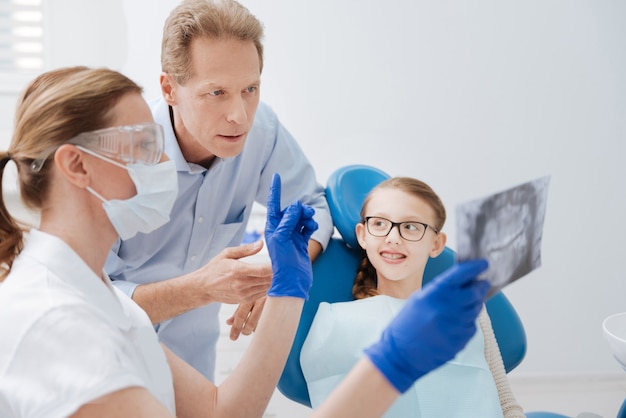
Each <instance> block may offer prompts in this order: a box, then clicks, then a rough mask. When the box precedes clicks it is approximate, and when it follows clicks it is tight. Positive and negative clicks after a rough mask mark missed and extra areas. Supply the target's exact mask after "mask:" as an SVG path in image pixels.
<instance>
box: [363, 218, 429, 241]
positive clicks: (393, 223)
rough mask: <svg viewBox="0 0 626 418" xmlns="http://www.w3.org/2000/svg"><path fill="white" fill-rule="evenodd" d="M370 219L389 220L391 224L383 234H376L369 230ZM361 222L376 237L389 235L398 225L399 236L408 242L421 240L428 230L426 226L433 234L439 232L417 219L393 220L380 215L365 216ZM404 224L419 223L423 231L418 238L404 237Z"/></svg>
mask: <svg viewBox="0 0 626 418" xmlns="http://www.w3.org/2000/svg"><path fill="white" fill-rule="evenodd" d="M370 219H383V220H385V221H387V222H389V223H390V224H391V226H390V227H389V230H388V231H387V232H386V233H385V234H383V235H376V234H375V233H373V232H372V231H370V225H369V220H370ZM363 223H364V224H365V227H366V228H367V232H369V233H370V235H372V236H374V237H378V238H382V237H386V236H387V235H389V233H390V232H391V230H392V229H393V228H394V227H396V226H397V227H398V233H399V234H400V238H402V239H403V240H406V241H410V242H418V241H421V240H422V239H423V238H424V235H426V230H428V228H430V229H432V230H433V231H435V234H438V233H439V231H437V229H436V228H433V227H432V226H430V225H428V224H426V223H424V222H418V221H405V222H393V221H392V220H390V219H387V218H383V217H382V216H366V217H365V220H364V221H363ZM405 224H420V225H422V226H423V227H424V233H423V234H422V236H421V237H419V238H418V239H409V238H406V237H405V236H404V235H402V225H405Z"/></svg>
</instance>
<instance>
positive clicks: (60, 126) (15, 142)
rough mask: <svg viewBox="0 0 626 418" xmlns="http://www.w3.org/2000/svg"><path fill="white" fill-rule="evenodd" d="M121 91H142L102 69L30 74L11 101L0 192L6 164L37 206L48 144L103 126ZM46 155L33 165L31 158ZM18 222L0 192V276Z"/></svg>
mask: <svg viewBox="0 0 626 418" xmlns="http://www.w3.org/2000/svg"><path fill="white" fill-rule="evenodd" d="M127 93H138V94H141V93H142V89H141V87H140V86H138V85H137V84H135V82H133V81H132V80H130V79H129V78H127V77H126V76H124V75H122V74H120V73H118V72H116V71H113V70H109V69H106V68H100V69H91V68H87V67H69V68H61V69H57V70H53V71H49V72H46V73H43V74H41V75H40V76H38V77H37V78H35V79H34V80H33V81H32V82H31V83H30V84H29V85H28V86H27V87H26V89H25V90H24V92H23V93H22V95H21V97H20V98H19V100H18V103H17V109H16V112H15V125H14V129H13V137H12V139H11V143H10V145H9V149H8V150H7V151H0V194H1V193H2V185H1V182H2V176H3V173H4V167H5V166H6V164H7V163H8V162H9V161H10V160H13V161H14V162H15V164H16V166H17V175H18V182H19V190H20V197H21V200H22V203H24V205H25V206H26V207H29V208H31V209H41V208H42V206H43V203H44V202H45V201H46V199H47V194H48V189H49V171H50V164H48V161H49V160H50V159H52V158H53V156H54V152H53V151H54V148H55V147H58V146H60V145H62V144H63V143H65V142H67V141H69V140H70V139H72V138H73V137H75V136H76V135H78V134H80V133H82V132H87V131H93V130H96V129H100V128H105V127H107V125H108V124H109V123H110V122H111V119H112V117H113V114H112V112H111V109H112V108H113V107H114V106H115V105H116V104H117V102H118V101H119V100H120V98H121V97H122V96H124V95H125V94H127ZM41 158H47V160H46V161H45V162H44V163H43V166H42V167H41V169H39V170H33V169H32V164H33V162H35V161H36V160H39V159H41ZM23 234H24V226H22V225H21V224H20V223H19V222H17V221H16V220H15V219H14V218H13V217H12V216H11V215H10V213H9V212H8V210H7V207H6V204H5V202H4V197H2V196H0V280H3V279H4V278H5V277H6V275H7V274H8V272H9V271H10V269H11V265H12V264H13V260H14V259H15V257H16V256H17V255H18V254H19V252H20V251H21V250H22V248H23Z"/></svg>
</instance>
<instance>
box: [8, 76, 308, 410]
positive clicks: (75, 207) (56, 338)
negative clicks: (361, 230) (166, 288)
mask: <svg viewBox="0 0 626 418" xmlns="http://www.w3.org/2000/svg"><path fill="white" fill-rule="evenodd" d="M15 121H16V124H15V130H14V136H13V139H12V142H11V144H10V147H9V150H8V152H4V153H0V161H1V162H2V165H1V167H2V168H4V167H5V166H6V164H7V163H8V162H9V161H11V160H12V161H14V162H15V164H16V165H17V167H18V177H19V182H20V193H21V196H22V200H23V201H24V203H26V204H27V205H28V206H30V207H32V208H37V209H39V210H40V212H41V223H40V225H39V227H38V228H37V229H33V230H31V231H30V234H28V239H27V240H26V244H25V246H23V244H22V237H23V233H22V229H21V227H20V225H18V223H17V222H16V221H15V220H14V219H13V218H12V217H11V216H10V214H9V213H8V211H7V209H6V206H5V205H4V202H3V201H2V202H1V204H0V231H1V232H0V242H2V246H1V248H0V251H1V253H0V260H1V261H2V267H3V277H5V276H6V277H5V278H4V281H3V283H2V285H0V335H1V336H2V338H0V416H2V417H37V418H41V417H61V416H76V417H80V416H94V415H97V414H101V415H102V416H150V417H160V416H167V417H171V416H173V415H174V414H176V415H177V416H179V417H195V416H257V415H258V416H260V415H261V414H262V411H263V410H264V409H265V407H266V405H267V402H268V400H269V399H270V397H271V394H272V392H273V391H274V388H275V386H276V382H277V381H278V378H279V376H280V372H281V370H282V367H283V365H284V362H285V359H286V357H287V354H288V352H289V348H290V346H291V342H292V341H293V336H294V334H295V330H296V327H297V323H298V319H299V316H300V312H301V309H302V305H303V303H304V298H305V297H306V296H307V294H308V289H309V287H310V284H311V272H310V270H311V267H310V262H309V261H308V260H309V259H308V255H307V251H306V246H307V242H308V239H309V237H310V235H311V233H312V232H313V231H314V230H315V229H316V228H317V224H316V223H315V221H314V220H313V219H312V216H313V212H314V211H313V209H312V208H310V207H308V206H305V205H302V204H301V203H299V202H296V203H294V204H292V205H290V206H288V207H287V208H286V209H285V210H282V211H281V210H280V207H279V203H276V202H280V188H279V186H278V185H279V180H276V184H277V186H275V187H274V188H273V190H274V194H273V195H272V196H274V198H273V200H272V201H273V202H274V204H273V205H272V206H271V208H272V210H270V211H268V213H269V214H270V215H271V216H272V218H271V222H269V221H268V225H267V234H266V241H267V243H268V250H269V252H270V254H271V255H272V257H273V260H274V261H275V263H274V265H273V271H274V278H273V281H272V285H271V286H270V289H269V291H268V301H267V305H266V307H265V313H264V316H263V318H262V320H261V321H260V323H259V328H258V330H257V333H256V335H255V337H254V339H253V341H252V342H251V345H250V349H249V350H248V351H247V353H246V354H245V355H244V357H243V359H242V361H241V363H240V365H239V367H237V369H236V370H235V371H234V372H233V373H232V374H231V376H230V377H229V378H228V379H227V381H226V382H224V384H223V385H222V386H221V387H219V388H218V387H216V386H215V385H213V384H212V383H211V382H209V381H208V380H206V379H205V378H204V377H203V376H202V375H200V374H199V373H198V372H196V371H195V370H194V369H193V368H192V367H191V366H189V365H188V364H187V363H185V362H183V361H182V360H181V359H180V358H178V357H177V356H175V355H174V354H173V353H172V352H171V351H170V350H168V349H167V348H166V347H164V346H161V345H160V344H159V341H158V339H157V336H156V333H155V332H154V329H153V327H152V325H151V323H150V321H149V319H148V317H147V315H146V314H145V312H144V311H142V310H141V309H140V308H139V307H138V306H137V305H136V304H135V303H134V302H132V300H131V299H130V298H128V297H127V296H126V295H124V294H123V293H121V292H120V291H119V290H117V289H116V288H115V287H113V286H112V285H111V283H110V280H109V278H108V277H107V276H106V274H105V273H103V266H104V263H105V260H106V257H107V254H108V252H109V249H110V246H111V245H112V243H113V241H114V240H116V239H117V238H118V236H122V237H131V236H134V235H135V234H136V233H137V232H150V231H151V230H153V229H155V228H158V227H160V226H161V225H163V224H164V223H165V222H167V221H168V219H169V212H170V210H171V207H172V204H173V202H174V200H175V198H176V192H177V180H176V171H175V168H174V165H173V162H172V161H167V160H166V157H165V156H164V155H163V134H162V129H161V127H160V126H159V125H156V124H154V123H153V121H152V115H151V113H150V110H149V108H148V106H147V104H146V102H145V101H144V99H143V98H142V96H141V89H140V88H139V87H138V86H137V85H136V84H135V83H134V82H132V81H131V80H129V79H128V78H127V77H125V76H123V75H122V74H119V73H117V72H115V71H111V70H107V69H89V68H85V67H75V68H67V69H59V70H54V71H51V72H48V73H45V74H43V75H41V76H39V77H38V78H36V79H35V80H34V81H33V82H32V83H31V84H30V85H29V86H28V87H27V89H26V91H25V92H24V94H23V96H22V97H21V99H20V101H19V103H18V108H17V113H16V118H15ZM293 231H296V232H295V233H292V232H293ZM277 248H279V250H276V249H277ZM277 252H278V253H279V254H278V255H277ZM281 257H283V258H281ZM285 257H286V258H285ZM281 260H282V261H281ZM285 260H288V262H285ZM7 273H8V274H7ZM250 381H253V382H256V383H255V384H254V385H252V386H251V385H249V382H250ZM244 398H245V400H246V401H245V402H241V399H244ZM97 416H100V415H97Z"/></svg>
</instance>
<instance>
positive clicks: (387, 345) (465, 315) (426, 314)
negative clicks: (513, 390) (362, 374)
mask: <svg viewBox="0 0 626 418" xmlns="http://www.w3.org/2000/svg"><path fill="white" fill-rule="evenodd" d="M487 266H488V264H487V261H486V260H473V261H467V262H464V263H460V264H456V265H454V266H453V267H451V268H450V269H448V270H447V271H445V272H444V273H442V274H440V275H439V276H437V277H436V278H435V279H433V281H432V282H431V283H429V284H427V285H426V286H424V288H423V290H418V291H416V292H413V294H412V295H411V296H410V297H409V299H408V300H407V302H406V304H405V305H404V306H403V308H402V309H401V310H400V312H398V315H396V317H395V318H394V319H393V320H392V321H391V323H390V324H389V325H388V326H387V328H386V329H385V330H384V331H383V333H382V336H381V338H380V340H379V341H378V342H376V343H375V344H373V345H372V346H370V347H369V348H367V349H366V350H365V353H366V355H367V356H368V357H369V358H370V360H371V361H372V363H374V365H375V366H376V367H377V368H378V370H380V372H381V373H382V374H383V375H384V376H385V377H386V378H387V380H388V381H389V382H390V383H391V384H392V385H393V386H394V387H395V388H396V389H397V390H398V391H399V392H400V393H403V392H405V391H406V390H407V389H409V388H410V387H411V385H412V384H413V383H414V382H415V381H416V380H417V379H419V378H420V377H422V376H423V375H425V374H426V373H428V372H430V371H431V370H434V369H435V368H437V367H439V366H441V365H443V364H444V363H446V362H447V361H449V360H451V359H453V358H454V356H455V355H456V353H457V352H459V351H460V350H461V349H463V347H465V345H466V344H467V342H468V341H469V340H470V338H472V336H473V335H474V333H475V332H476V322H475V321H476V317H477V316H478V314H479V313H480V310H481V309H482V306H483V301H484V299H485V296H486V295H487V291H488V290H489V288H490V285H489V282H487V281H486V280H478V279H477V278H476V277H477V276H478V275H479V274H480V273H481V272H482V271H484V270H486V269H487Z"/></svg>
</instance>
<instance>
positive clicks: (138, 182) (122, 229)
mask: <svg viewBox="0 0 626 418" xmlns="http://www.w3.org/2000/svg"><path fill="white" fill-rule="evenodd" d="M78 148H80V149H81V150H83V151H85V152H86V153H88V154H91V155H93V156H95V157H98V158H100V159H102V160H104V161H108V162H110V163H111V164H115V165H117V166H119V167H122V168H125V169H126V170H127V171H128V174H129V175H130V178H131V179H132V180H133V183H135V188H136V189H137V194H136V195H135V196H133V197H131V198H129V199H125V200H118V199H114V200H106V199H105V198H104V197H102V196H101V195H100V194H98V193H97V192H96V191H95V190H93V189H92V188H91V187H87V190H88V191H89V192H90V193H92V194H93V195H94V196H96V197H98V198H99V199H100V200H102V202H103V203H102V207H103V208H104V210H105V212H106V214H107V216H108V217H109V220H110V221H111V224H113V227H114V228H115V230H116V231H117V233H118V234H119V236H120V238H121V239H123V240H127V239H129V238H132V237H134V236H135V235H137V233H138V232H143V233H144V234H147V233H149V232H152V231H154V230H155V229H157V228H159V227H161V226H163V225H165V224H166V223H167V222H168V221H169V220H170V212H171V210H172V207H173V206H174V202H175V201H176V196H177V195H178V175H177V173H176V166H175V164H174V161H172V160H169V161H165V162H162V163H158V164H155V165H148V164H128V165H127V166H126V165H124V164H120V163H118V162H117V161H114V160H111V159H109V158H107V157H103V156H101V155H98V154H97V153H95V152H93V151H91V150H89V149H87V148H84V147H82V146H78Z"/></svg>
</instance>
